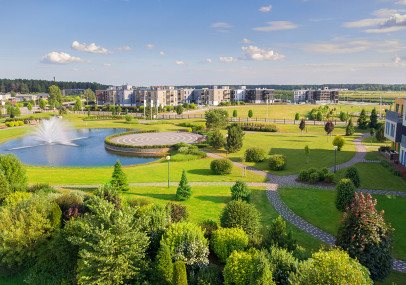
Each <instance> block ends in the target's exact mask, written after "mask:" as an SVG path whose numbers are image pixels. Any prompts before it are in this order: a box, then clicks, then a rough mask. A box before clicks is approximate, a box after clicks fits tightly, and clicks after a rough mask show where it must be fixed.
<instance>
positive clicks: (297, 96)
mask: <svg viewBox="0 0 406 285" xmlns="http://www.w3.org/2000/svg"><path fill="white" fill-rule="evenodd" d="M338 92H339V91H338V90H336V89H328V87H323V89H318V90H311V89H306V90H294V91H293V102H294V103H295V104H303V103H311V104H336V103H338Z"/></svg>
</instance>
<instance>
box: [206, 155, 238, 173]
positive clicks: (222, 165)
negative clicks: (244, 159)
mask: <svg viewBox="0 0 406 285" xmlns="http://www.w3.org/2000/svg"><path fill="white" fill-rule="evenodd" d="M210 169H211V171H213V172H214V174H216V175H226V174H231V172H232V170H233V163H232V162H231V161H230V160H228V159H226V158H221V159H215V160H213V161H212V162H211V163H210Z"/></svg>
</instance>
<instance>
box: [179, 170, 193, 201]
mask: <svg viewBox="0 0 406 285" xmlns="http://www.w3.org/2000/svg"><path fill="white" fill-rule="evenodd" d="M191 196H192V187H190V185H189V182H188V180H187V177H186V170H184V169H183V172H182V178H181V179H180V182H179V186H178V189H177V190H176V198H177V199H178V200H180V201H185V200H188V199H189V198H190V197H191Z"/></svg>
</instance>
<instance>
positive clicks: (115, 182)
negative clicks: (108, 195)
mask: <svg viewBox="0 0 406 285" xmlns="http://www.w3.org/2000/svg"><path fill="white" fill-rule="evenodd" d="M110 184H111V185H112V186H113V187H114V188H115V189H116V190H117V191H128V190H130V186H128V182H127V175H126V174H125V173H124V171H123V169H122V168H121V163H120V161H119V160H117V162H116V163H115V164H114V170H113V173H112V175H111V181H110Z"/></svg>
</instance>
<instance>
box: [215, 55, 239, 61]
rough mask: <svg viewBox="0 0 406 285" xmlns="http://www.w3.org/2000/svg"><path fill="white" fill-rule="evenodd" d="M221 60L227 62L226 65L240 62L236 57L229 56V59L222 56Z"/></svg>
mask: <svg viewBox="0 0 406 285" xmlns="http://www.w3.org/2000/svg"><path fill="white" fill-rule="evenodd" d="M219 60H220V61H221V62H225V63H231V62H236V61H238V59H236V58H235V57H232V56H229V57H223V56H220V57H219Z"/></svg>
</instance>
